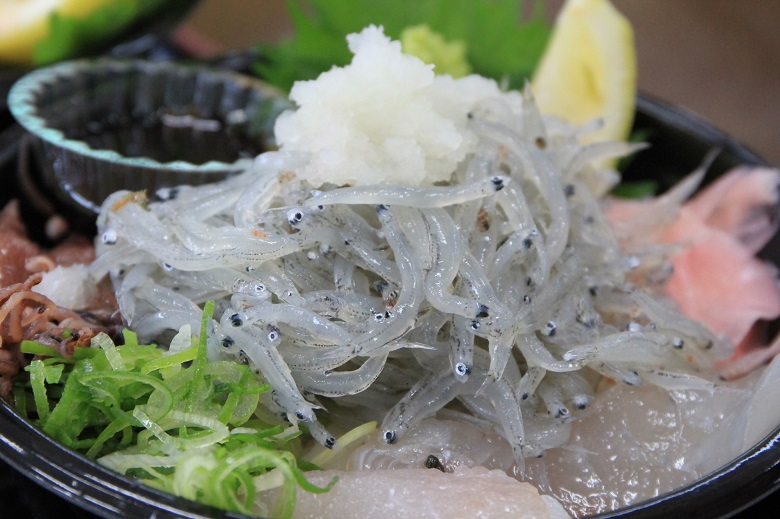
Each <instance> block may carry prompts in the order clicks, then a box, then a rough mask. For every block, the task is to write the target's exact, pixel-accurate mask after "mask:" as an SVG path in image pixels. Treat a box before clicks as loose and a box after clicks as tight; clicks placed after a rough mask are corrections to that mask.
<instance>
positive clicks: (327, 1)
mask: <svg viewBox="0 0 780 519" xmlns="http://www.w3.org/2000/svg"><path fill="white" fill-rule="evenodd" d="M287 5H288V9H289V12H290V16H291V19H292V23H293V26H294V28H295V35H294V36H293V37H292V38H290V39H288V40H285V41H283V42H281V43H279V44H277V45H261V46H260V53H261V55H262V56H263V60H262V61H261V62H259V63H257V64H256V66H255V72H256V73H257V74H258V75H260V76H261V77H263V78H264V79H265V80H267V81H268V82H270V83H273V84H275V85H276V86H278V87H280V88H282V89H284V90H289V89H290V88H291V87H292V84H293V83H294V82H295V81H297V80H306V79H314V78H315V77H317V76H318V75H319V74H321V73H322V72H325V71H326V70H329V69H330V68H331V67H333V66H343V65H346V64H347V63H349V62H350V60H351V56H352V55H351V53H350V52H349V49H348V48H347V43H346V40H345V37H346V35H348V34H350V33H354V32H358V31H360V30H361V29H363V28H364V27H366V26H368V25H370V24H374V25H382V26H383V27H384V29H385V34H387V35H388V36H390V37H391V38H393V39H399V38H400V36H401V33H402V31H403V30H404V29H405V28H407V27H410V26H414V25H420V24H426V25H428V26H429V27H430V28H431V29H432V30H433V31H435V32H436V33H439V34H441V35H442V36H443V37H444V38H445V39H447V40H460V41H463V42H465V43H466V46H467V57H468V61H469V63H470V64H471V67H472V69H473V71H474V72H475V73H477V74H480V75H483V76H487V77H492V78H494V79H496V80H501V81H506V82H507V84H508V86H510V87H512V88H518V87H521V86H522V84H523V82H524V80H525V79H527V78H528V77H530V75H531V73H532V72H533V69H534V67H535V66H536V64H537V63H538V61H539V59H540V58H541V55H542V52H543V51H544V48H545V45H546V43H547V40H548V39H549V35H550V32H551V28H550V24H549V23H548V22H547V21H546V20H545V19H544V17H543V16H542V9H541V7H542V4H541V2H534V5H535V9H534V14H533V15H532V16H531V17H530V19H528V20H527V21H521V13H522V12H523V9H522V8H523V2H522V0H417V1H416V2H414V3H411V2H399V1H395V0H288V1H287Z"/></svg>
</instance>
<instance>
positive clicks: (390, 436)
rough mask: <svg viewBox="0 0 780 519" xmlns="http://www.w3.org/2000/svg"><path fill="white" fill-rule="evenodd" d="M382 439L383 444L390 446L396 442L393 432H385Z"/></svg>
mask: <svg viewBox="0 0 780 519" xmlns="http://www.w3.org/2000/svg"><path fill="white" fill-rule="evenodd" d="M384 439H385V443H389V444H390V445H392V444H394V443H395V442H397V441H398V436H397V435H396V434H395V431H385V434H384Z"/></svg>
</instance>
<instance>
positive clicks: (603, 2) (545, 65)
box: [532, 0, 637, 142]
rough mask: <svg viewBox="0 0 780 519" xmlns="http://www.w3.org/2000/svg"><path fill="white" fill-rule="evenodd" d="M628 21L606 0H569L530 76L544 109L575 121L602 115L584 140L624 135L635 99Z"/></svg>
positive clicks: (632, 35) (632, 37) (537, 97)
mask: <svg viewBox="0 0 780 519" xmlns="http://www.w3.org/2000/svg"><path fill="white" fill-rule="evenodd" d="M636 83H637V65H636V49H635V46H634V33H633V29H632V27H631V24H630V23H629V22H628V20H627V19H626V18H625V17H624V16H623V15H621V14H620V13H619V12H618V11H617V9H615V7H614V6H613V5H612V4H611V3H610V2H609V1H608V0H567V2H566V3H565V4H564V6H563V8H562V9H561V11H560V13H559V15H558V17H557V19H556V21H555V26H554V28H553V34H552V36H551V38H550V42H549V43H548V46H547V48H546V50H545V52H544V54H543V56H542V60H541V62H540V64H539V67H538V68H537V70H536V73H535V75H534V77H533V80H532V88H533V91H534V95H535V97H536V101H537V103H538V105H539V107H540V109H541V111H542V112H544V113H547V114H550V115H554V116H557V117H561V118H562V119H565V120H567V121H569V122H571V123H574V124H584V123H587V122H589V121H591V120H593V119H602V120H603V125H602V127H601V128H600V129H599V130H597V131H595V132H593V133H590V134H588V135H587V136H585V137H584V141H585V142H595V141H607V140H624V139H625V138H626V137H627V136H628V133H629V131H630V129H631V123H632V122H633V117H634V108H635V104H636V89H637V87H636Z"/></svg>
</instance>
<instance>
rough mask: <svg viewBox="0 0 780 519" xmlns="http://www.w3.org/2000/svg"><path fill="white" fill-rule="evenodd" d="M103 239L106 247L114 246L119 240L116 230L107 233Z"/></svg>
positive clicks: (109, 230)
mask: <svg viewBox="0 0 780 519" xmlns="http://www.w3.org/2000/svg"><path fill="white" fill-rule="evenodd" d="M101 239H102V241H103V243H105V244H106V245H114V244H115V243H116V240H117V235H116V231H115V230H114V229H108V230H107V231H106V232H104V233H103V236H101Z"/></svg>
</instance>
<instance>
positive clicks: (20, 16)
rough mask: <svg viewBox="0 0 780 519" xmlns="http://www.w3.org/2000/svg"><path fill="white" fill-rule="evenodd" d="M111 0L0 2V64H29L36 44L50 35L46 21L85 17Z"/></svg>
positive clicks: (5, 0) (8, 0)
mask: <svg viewBox="0 0 780 519" xmlns="http://www.w3.org/2000/svg"><path fill="white" fill-rule="evenodd" d="M111 1H112V0H0V63H5V64H15V65H25V64H29V63H31V62H32V59H33V52H34V49H35V45H36V44H37V43H38V42H39V41H41V40H43V39H44V38H45V37H46V36H47V35H48V34H49V18H50V17H51V15H52V14H54V13H58V14H60V15H63V16H71V17H84V16H86V15H88V14H90V13H91V12H93V11H95V10H96V9H97V8H99V7H100V6H103V5H106V4H110V3H111Z"/></svg>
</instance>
